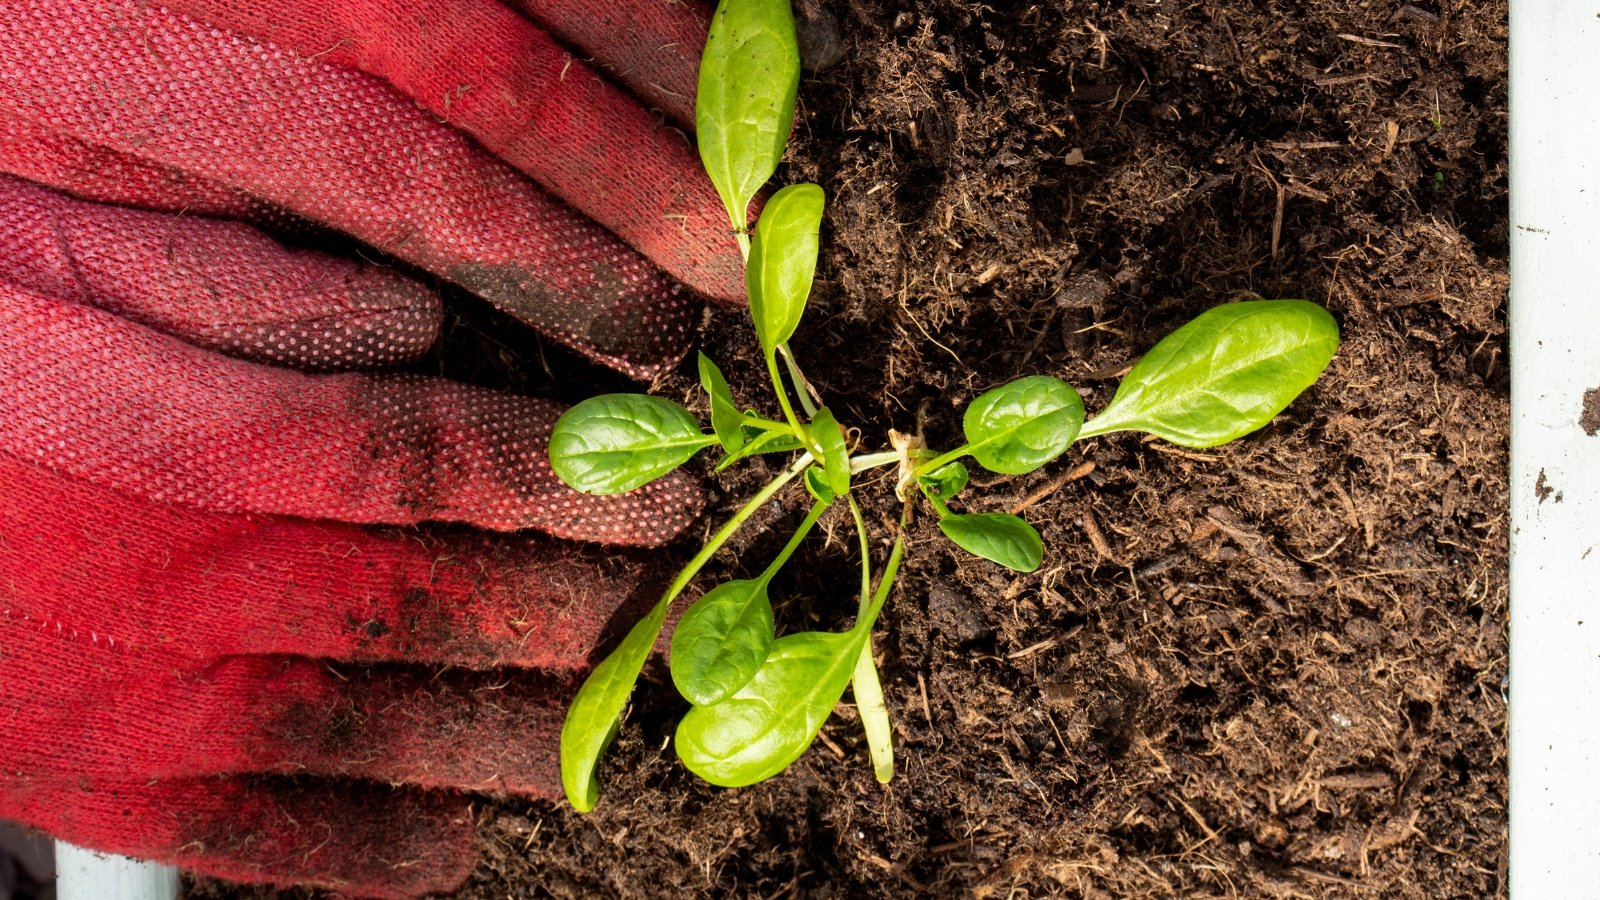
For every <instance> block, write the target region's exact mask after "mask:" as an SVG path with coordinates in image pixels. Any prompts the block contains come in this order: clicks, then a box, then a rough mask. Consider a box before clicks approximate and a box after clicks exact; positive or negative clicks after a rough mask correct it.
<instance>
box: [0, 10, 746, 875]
mask: <svg viewBox="0 0 1600 900" xmlns="http://www.w3.org/2000/svg"><path fill="white" fill-rule="evenodd" d="M525 5H526V8H525V9H524V10H523V12H524V13H526V14H527V15H529V16H533V17H539V19H540V21H541V22H542V23H544V25H545V26H547V27H548V28H551V29H555V28H561V29H565V30H564V31H563V32H562V40H563V41H565V42H567V43H568V46H571V47H572V48H574V49H573V50H571V51H565V50H562V49H560V48H559V46H558V45H557V44H556V43H555V42H554V41H553V40H552V39H551V38H549V37H548V36H546V33H545V32H544V31H542V30H541V29H540V28H537V27H535V26H533V25H532V24H530V22H529V20H527V19H523V18H521V17H520V16H519V15H518V14H516V13H513V12H510V11H508V10H507V9H505V8H502V7H500V6H498V5H496V4H495V3H492V2H483V0H479V2H470V3H469V2H433V0H428V2H422V3H418V2H416V0H406V2H404V3H401V2H379V3H373V2H370V0H369V2H365V3H360V4H356V5H354V6H352V5H349V4H345V5H334V6H326V5H322V4H312V3H310V2H308V0H288V2H282V0H280V2H276V3H274V4H272V5H271V6H268V5H266V4H261V5H260V6H255V5H246V6H243V7H240V6H233V5H228V6H226V7H225V5H224V4H221V3H213V2H193V3H187V2H186V3H178V4H175V5H170V6H169V7H166V8H163V7H158V6H153V5H147V4H144V3H143V2H142V0H106V2H98V0H94V2H91V0H64V2H49V3H45V2H36V3H5V4H0V13H3V14H0V71H3V72H4V76H3V77H0V172H9V173H11V174H13V175H21V176H24V177H25V178H27V179H29V181H22V180H19V179H17V178H11V177H0V734H3V737H0V818H11V819H18V820H21V821H24V822H27V823H30V824H33V825H35V826H37V827H40V828H42V829H44V830H46V831H48V832H50V833H51V834H54V835H57V836H60V837H62V838H65V839H67V840H71V841H74V842H76V843H80V844H84V845H87V846H90V847H96V848H100V849H106V850H112V851H118V852H123V853H129V854H133V855H137V856H143V857H149V858H155V859H160V860H165V861H170V862H175V863H177V864H179V865H182V866H185V867H188V868H191V869H196V870H199V871H204V872H209V873H213V874H217V875H221V876H224V877H229V878H234V879H240V880H247V881H273V882H283V883H309V884H317V885H324V886H329V887H335V888H339V889H341V890H343V891H345V892H348V893H351V894H357V895H370V896H395V897H400V896H413V895H416V894H419V893H423V892H427V891H441V890H448V889H450V888H452V887H453V886H454V885H456V884H458V883H459V882H460V881H461V880H462V879H464V878H465V877H466V875H467V873H468V872H469V871H470V868H471V866H472V864H473V858H474V852H473V844H472V830H473V818H472V815H471V810H470V807H469V801H468V799H467V797H466V795H465V794H463V793H461V791H462V790H469V791H495V792H514V793H519V794H524V795H530V796H548V797H556V796H559V793H560V785H559V778H558V774H557V762H556V735H557V732H558V729H559V725H560V719H561V715H562V712H563V709H564V705H565V702H566V700H567V699H568V697H570V694H571V691H573V690H575V688H576V683H577V677H578V674H579V673H580V672H581V670H583V669H584V668H586V667H587V666H588V664H589V662H590V661H591V657H592V655H593V653H594V650H595V648H596V647H597V646H598V645H599V644H600V643H601V641H602V639H603V637H604V636H606V635H608V634H610V629H612V628H613V627H618V626H620V627H625V626H626V624H627V623H628V622H630V621H631V618H632V615H633V614H634V613H636V610H637V607H638V606H640V605H642V604H645V603H648V602H650V601H652V600H653V599H654V594H655V591H656V589H657V587H658V586H657V585H655V584H654V583H653V580H652V578H651V576H650V568H649V565H648V562H647V560H646V559H645V558H644V557H643V556H641V555H640V554H639V551H636V550H623V551H618V550H607V549H604V547H602V546H601V545H616V544H624V545H633V546H636V547H647V546H653V545H658V544H660V543H661V542H663V541H665V540H667V539H669V538H670V537H671V536H672V535H673V534H675V533H676V532H677V531H679V530H681V529H682V528H683V527H684V526H685V525H686V524H687V523H688V521H690V519H692V517H693V515H694V514H695V513H696V512H697V510H698V494H697V492H696V490H695V489H694V487H693V485H692V484H690V483H689V482H688V481H686V480H684V479H682V478H678V477H673V478H669V479H666V480H663V481H661V482H658V483H656V484H655V485H652V486H650V487H648V488H646V489H643V490H641V491H638V492H635V493H633V494H630V495H627V496H624V497H617V498H591V497H584V496H581V495H577V494H574V493H572V492H570V491H568V490H566V489H565V488H564V487H562V486H561V485H559V483H558V482H556V480H555V479H554V477H553V475H552V474H551V473H550V470H549V467H548V463H547V461H546V459H545V455H544V449H543V448H544V442H545V439H546V437H547V435H548V431H549V428H550V426H551V424H552V423H553V421H554V419H555V416H556V415H557V414H558V413H559V408H558V407H556V406H554V405H553V404H549V403H546V402H543V401H539V400H535V399H530V398H522V397H513V396H508V395H504V394H498V393H494V392H490V391H486V390H482V389H477V388H472V387H468V386H464V385H459V384H453V383H449V382H445V381H442V380H438V379H432V378H426V377H422V376H397V375H387V376H386V375H381V374H370V373H366V372H351V371H341V370H348V369H352V368H371V367H375V366H381V365H384V364H388V363H393V362H399V361H403V360H405V359H408V358H413V357H415V356H416V355H417V354H419V353H421V352H423V351H424V350H426V348H427V347H428V346H429V345H430V344H431V342H432V340H433V338H434V336H435V335H436V332H437V329H438V326H439V320H440V309H439V303H438V300H437V298H436V297H435V296H434V295H433V294H432V292H431V291H430V290H429V289H428V288H427V287H426V286H425V285H423V284H420V283H418V282H417V281H414V280H412V279H409V278H406V277H403V276H400V275H398V274H395V273H393V272H391V271H388V270H384V269H380V268H377V267H374V266H371V265H367V264H364V263H358V262H353V261H349V260H343V259H338V258H335V257H332V256H327V255H324V254H321V253H317V252H313V251H308V250H289V249H286V248H284V247H282V246H280V245H278V244H276V243H274V242H273V241H272V240H271V239H270V238H269V237H267V236H266V234H265V233H263V232H262V231H260V230H257V229H256V228H254V227H252V226H251V225H248V224H244V223H243V222H238V221H226V220H225V218H231V219H239V220H244V222H250V223H254V224H255V225H261V226H267V227H269V228H276V227H279V226H285V225H288V226H290V227H292V228H295V229H303V228H304V225H303V223H304V222H305V221H306V220H310V221H311V222H313V223H315V224H317V225H320V226H327V227H332V228H336V229H339V230H343V231H346V232H348V233H350V234H352V235H354V236H356V237H358V238H360V239H362V240H363V241H365V242H367V243H368V244H371V245H372V246H374V247H376V248H378V249H380V250H383V251H385V252H387V253H389V254H391V255H393V256H395V257H397V258H399V259H402V260H404V261H406V262H408V263H410V264H412V265H414V266H417V267H418V268H420V269H423V270H426V271H428V272H431V273H433V274H435V275H437V276H439V277H442V278H446V279H449V280H452V281H455V282H457V283H459V284H462V285H463V286H465V287H468V288H469V289H472V290H475V291H477V292H478V293H480V294H482V295H484V296H485V297H487V298H488V299H490V300H491V301H493V302H495V303H497V304H499V305H501V306H502V307H504V308H506V309H507V310H509V311H511V312H512V313H514V314H517V315H519V316H521V317H523V318H524V319H526V320H528V321H529V322H530V323H531V324H533V325H534V326H535V327H538V328H540V329H542V330H543V331H545V332H546V333H548V334H551V335H554V336H556V337H558V338H560V339H563V340H566V341H568V342H570V343H571V344H573V345H574V346H576V347H578V348H579V349H580V350H583V351H584V352H587V353H589V354H590V355H592V356H594V357H595V358H597V359H600V360H602V361H605V362H607V363H609V364H612V365H614V366H617V367H619V368H621V369H623V370H625V371H629V372H633V373H635V374H650V373H652V372H654V371H657V370H659V369H660V368H661V367H662V366H664V365H666V364H668V363H670V362H671V361H673V360H674V359H675V358H676V356H677V355H678V354H679V353H680V352H681V348H682V346H683V343H684V342H685V341H686V340H687V337H688V332H689V328H690V326H691V325H692V324H693V320H692V317H693V315H694V311H695V302H694V301H693V299H692V296H693V295H692V293H691V292H689V291H686V290H684V289H682V288H679V287H678V286H676V285H674V284H673V283H672V282H671V281H669V280H668V279H667V278H666V277H664V276H662V275H661V274H660V273H659V271H658V270H657V269H656V267H655V265H652V263H651V262H650V261H653V262H654V263H655V264H657V265H659V266H660V267H661V268H664V269H666V270H667V271H668V272H670V273H672V274H673V275H674V276H676V277H678V278H680V279H681V280H682V281H683V282H684V283H685V284H687V285H689V287H691V288H693V289H694V291H695V292H698V293H701V294H706V295H710V296H714V297H729V296H732V295H734V294H736V293H737V291H738V287H739V284H738V278H737V276H736V273H737V271H738V268H739V262H738V259H737V256H736V255H731V258H730V255H729V254H727V253H725V252H723V248H731V242H729V241H728V240H726V231H727V225H726V222H725V219H723V213H722V212H721V205H720V203H719V202H718V201H717V199H716V198H715V196H714V195H713V194H712V193H711V192H710V189H709V188H707V187H702V186H701V185H702V184H703V177H702V176H700V174H699V170H698V166H697V164H696V163H695V162H694V159H693V156H692V153H691V152H690V151H689V149H688V147H687V145H686V143H685V141H684V139H683V138H682V137H681V136H680V135H679V134H677V133H675V132H674V131H672V130H671V129H670V128H665V127H662V126H661V125H660V124H659V123H658V122H656V121H655V120H654V119H653V118H652V114H651V113H649V112H647V111H646V107H645V106H643V105H641V104H640V103H638V102H637V101H634V100H632V99H630V98H629V97H628V96H627V95H626V94H624V93H623V92H622V91H620V90H618V89H616V88H614V87H611V86H610V85H609V84H608V83H606V82H604V81H602V80H601V79H600V78H599V77H598V76H597V75H595V74H594V72H593V71H591V70H590V69H588V68H586V67H585V65H584V63H583V62H582V61H581V60H580V59H579V57H580V56H588V55H593V56H594V57H595V59H596V60H598V61H599V62H600V64H601V65H604V66H606V67H608V68H609V69H611V70H612V71H613V72H614V73H615V75H616V77H618V78H621V79H624V80H626V81H627V82H628V83H633V84H640V85H647V86H650V88H649V90H654V93H653V94H652V93H649V92H648V91H647V90H640V91H639V93H640V95H641V96H644V97H645V101H646V103H648V104H650V105H652V106H655V107H657V108H661V109H663V110H664V111H665V114H666V115H667V116H668V117H669V118H670V119H672V120H675V121H679V122H684V121H687V119H688V109H689V103H690V102H691V100H690V98H691V97H692V95H693V79H694V60H695V59H696V58H697V56H698V47H699V43H698V42H700V41H702V40H703V34H704V21H703V18H702V16H703V14H704V13H703V11H702V10H699V9H698V8H695V7H692V6H688V5H685V4H683V3H682V2H681V0H673V2H666V0H660V2H658V0H624V2H616V0H610V2H599V0H579V2H565V0H546V2H543V3H535V2H534V0H525ZM186 14H187V15H192V16H194V18H186V17H185V15H186ZM558 14H559V15H558ZM413 100H414V101H415V102H412V101H413ZM418 104H420V106H419V105H418ZM458 128H459V129H460V131H458V130H457V129H458ZM462 132H465V134H466V135H470V136H471V138H470V139H469V138H468V137H466V136H464V134H463V133H462ZM528 175H531V176H532V177H533V179H537V180H538V182H539V183H540V184H543V185H544V186H545V188H547V189H548V190H549V191H551V192H553V193H554V194H556V195H558V196H559V197H560V198H561V200H557V199H554V198H553V197H552V196H551V195H550V194H547V193H546V192H545V190H543V189H541V188H540V187H538V186H536V184H535V182H534V180H532V179H530V178H529V177H527V176H528ZM30 182H37V183H43V184H49V185H52V186H54V187H55V188H59V189H60V190H62V191H65V192H67V193H66V194H62V193H57V192H55V191H52V190H48V189H45V188H42V187H39V186H37V185H36V184H34V183H30ZM68 194H70V195H72V196H68ZM562 200H564V201H565V202H566V203H567V204H571V206H573V207H577V208H578V209H581V210H582V211H583V212H585V213H587V214H588V215H590V216H593V217H594V219H595V220H596V221H599V222H600V223H601V224H602V225H603V226H604V227H600V226H597V225H596V224H594V222H593V221H590V220H589V219H587V218H585V217H584V216H580V215H577V214H575V213H573V212H572V211H571V210H570V209H569V208H568V206H566V205H564V204H563V203H562V202H561V201H562ZM113 204H115V205H113ZM134 207H137V209H135V208H134ZM180 213H181V214H180ZM197 213H198V214H199V215H197ZM613 235H615V236H617V237H620V238H621V239H622V240H621V241H619V240H618V239H617V237H614V236H613ZM641 254H642V255H641ZM647 260H649V261H647ZM308 373H310V374H308ZM423 521H446V522H452V523H459V524H458V525H455V526H447V527H443V528H440V527H434V528H431V529H428V530H419V529H417V528H414V527H412V526H414V525H415V524H416V523H419V522H423ZM525 528H534V529H538V530H540V531H542V532H544V533H546V534H548V535H553V536H555V537H558V538H568V539H577V540H580V541H587V542H591V543H589V544H587V545H580V544H572V543H563V542H561V541H558V540H555V539H553V538H547V537H537V536H529V535H526V534H491V533H488V532H486V531H482V530H478V529H493V530H495V531H500V532H510V531H519V530H521V529H525ZM629 607H633V609H631V610H630V609H629ZM613 622H615V623H617V626H613V624H612V623H613Z"/></svg>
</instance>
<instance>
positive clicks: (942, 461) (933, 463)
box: [912, 444, 972, 478]
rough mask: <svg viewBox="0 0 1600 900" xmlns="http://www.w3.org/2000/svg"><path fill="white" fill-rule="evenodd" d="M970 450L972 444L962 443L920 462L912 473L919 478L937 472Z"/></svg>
mask: <svg viewBox="0 0 1600 900" xmlns="http://www.w3.org/2000/svg"><path fill="white" fill-rule="evenodd" d="M970 452H972V445H971V444H962V445H961V446H959V447H957V448H955V449H954V450H951V451H950V452H948V453H944V454H941V455H939V456H935V457H934V458H933V459H932V460H930V461H928V462H925V463H922V464H921V465H919V466H917V467H916V469H914V470H913V471H912V474H914V475H916V476H917V477H918V478H921V477H922V476H924V475H927V474H929V473H930V472H937V471H939V470H940V469H942V468H944V467H945V466H947V465H949V464H950V463H953V462H955V461H956V460H958V459H960V458H961V457H963V456H966V455H967V454H968V453H970Z"/></svg>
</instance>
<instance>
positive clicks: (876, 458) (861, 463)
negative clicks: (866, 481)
mask: <svg viewBox="0 0 1600 900" xmlns="http://www.w3.org/2000/svg"><path fill="white" fill-rule="evenodd" d="M899 461H900V454H899V453H897V452H895V451H894V450H885V451H883V452H882V453H863V454H862V455H860V456H852V457H850V474H851V475H855V474H858V473H860V472H865V471H866V470H868V469H876V468H878V467H879V466H892V465H894V464H895V463H897V462H899Z"/></svg>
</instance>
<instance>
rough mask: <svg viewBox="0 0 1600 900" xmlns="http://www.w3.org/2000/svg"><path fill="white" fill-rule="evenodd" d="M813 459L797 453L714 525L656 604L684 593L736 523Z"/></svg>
mask: <svg viewBox="0 0 1600 900" xmlns="http://www.w3.org/2000/svg"><path fill="white" fill-rule="evenodd" d="M812 462H813V459H812V457H811V454H809V453H802V454H800V458H799V459H797V460H795V461H794V463H793V464H792V465H790V466H789V468H788V469H786V470H784V472H783V474H781V475H779V476H778V477H777V478H774V479H772V481H771V482H770V483H769V484H768V485H767V486H766V487H764V488H762V489H761V490H760V491H758V492H757V493H756V495H755V496H754V497H751V498H750V500H749V501H748V502H746V503H745V505H743V506H741V507H739V511H738V512H736V513H734V514H733V517H732V518H730V519H728V521H726V522H724V523H723V525H722V527H721V528H719V529H717V533H716V534H713V535H712V536H711V540H709V541H706V545H705V546H704V547H701V548H700V552H699V553H696V554H695V555H694V558H693V559H691V560H689V563H688V565H686V566H684V567H683V569H682V571H680V572H678V577H677V578H674V579H672V584H670V585H668V586H667V592H666V593H665V594H663V595H662V597H661V600H660V602H658V603H657V604H656V608H657V609H664V608H666V607H667V606H668V605H669V604H671V603H672V601H673V599H674V598H676V597H677V596H678V595H679V594H681V593H683V590H684V588H686V587H688V586H689V582H690V581H692V580H694V577H695V576H696V575H698V574H700V570H701V569H703V568H705V565H706V563H707V562H710V561H711V557H713V556H715V555H716V553H717V551H718V550H721V549H722V545H723V544H726V543H727V542H728V538H731V537H733V534H734V532H736V531H738V530H739V526H741V525H743V524H744V523H745V522H747V521H749V519H750V517H751V516H753V515H755V513H756V510H758V509H760V508H761V506H762V505H763V504H765V503H766V502H767V501H768V500H771V499H772V497H773V495H774V494H776V493H778V491H779V490H781V489H782V488H783V486H784V485H786V484H788V483H789V482H791V481H793V480H794V479H795V476H797V475H799V474H800V473H801V472H804V471H805V470H806V467H807V466H810V465H811V463H812Z"/></svg>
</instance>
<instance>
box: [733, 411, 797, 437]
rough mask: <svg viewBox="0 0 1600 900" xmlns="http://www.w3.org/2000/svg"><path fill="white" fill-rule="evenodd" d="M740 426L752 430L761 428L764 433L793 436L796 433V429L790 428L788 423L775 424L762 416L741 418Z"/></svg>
mask: <svg viewBox="0 0 1600 900" xmlns="http://www.w3.org/2000/svg"><path fill="white" fill-rule="evenodd" d="M739 424H740V425H749V426H750V427H751V428H759V429H761V430H762V431H776V432H780V433H782V434H793V433H794V429H793V428H791V427H790V426H789V423H787V422H774V421H772V420H771V419H763V418H761V417H760V416H752V415H744V416H741V417H740V419H739Z"/></svg>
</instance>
